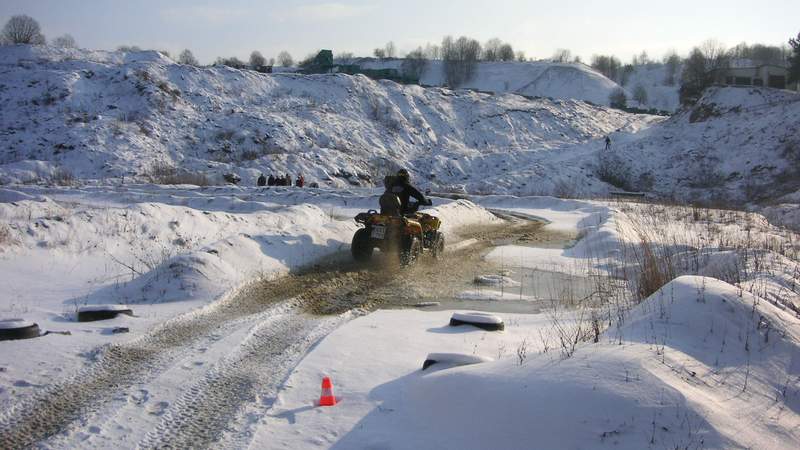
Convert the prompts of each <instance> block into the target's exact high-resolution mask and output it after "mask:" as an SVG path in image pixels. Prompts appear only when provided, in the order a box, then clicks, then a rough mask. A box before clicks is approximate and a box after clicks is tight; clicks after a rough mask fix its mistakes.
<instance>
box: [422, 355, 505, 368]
mask: <svg viewBox="0 0 800 450" xmlns="http://www.w3.org/2000/svg"><path fill="white" fill-rule="evenodd" d="M490 361H493V360H492V359H491V358H486V357H484V356H477V355H465V354H462V353H430V354H429V355H428V357H427V358H425V362H424V363H422V370H425V369H427V368H428V367H430V366H432V365H434V364H443V365H446V366H448V367H455V366H468V365H470V364H480V363H485V362H490Z"/></svg>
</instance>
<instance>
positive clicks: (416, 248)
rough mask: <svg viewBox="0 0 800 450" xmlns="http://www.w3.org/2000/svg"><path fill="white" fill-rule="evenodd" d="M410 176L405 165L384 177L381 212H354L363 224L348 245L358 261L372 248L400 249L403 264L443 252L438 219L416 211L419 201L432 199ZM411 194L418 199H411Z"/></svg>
mask: <svg viewBox="0 0 800 450" xmlns="http://www.w3.org/2000/svg"><path fill="white" fill-rule="evenodd" d="M409 178H410V177H409V174H408V171H407V170H405V169H401V170H400V171H398V172H397V175H396V176H387V177H386V178H385V179H384V184H385V186H386V192H384V193H383V195H382V196H381V198H380V200H379V201H380V207H381V211H380V213H378V212H377V211H372V210H370V211H368V212H365V213H360V214H358V215H357V216H356V218H355V220H356V222H358V223H360V224H363V225H364V228H360V229H359V230H357V231H356V234H355V236H353V243H352V246H351V250H352V253H353V257H354V258H355V259H356V260H357V261H363V262H365V261H369V260H370V259H371V257H372V251H373V249H375V248H378V249H380V250H381V251H382V252H399V255H400V263H401V264H402V265H407V264H410V263H411V262H413V261H415V260H416V259H417V258H418V257H419V256H420V255H422V254H423V253H428V254H430V255H431V256H433V257H434V258H438V257H439V256H440V255H441V254H442V251H443V250H444V235H443V234H442V233H441V232H440V231H439V227H440V225H441V221H440V220H439V219H438V218H436V217H434V216H431V215H429V214H423V213H419V212H417V210H418V209H419V207H420V206H421V205H426V206H431V205H432V204H433V202H431V201H430V199H427V198H425V196H424V195H422V193H421V192H419V190H417V189H416V188H415V187H414V186H412V185H411V183H410V180H409ZM411 198H414V199H415V200H417V202H416V203H411V202H410V199H411Z"/></svg>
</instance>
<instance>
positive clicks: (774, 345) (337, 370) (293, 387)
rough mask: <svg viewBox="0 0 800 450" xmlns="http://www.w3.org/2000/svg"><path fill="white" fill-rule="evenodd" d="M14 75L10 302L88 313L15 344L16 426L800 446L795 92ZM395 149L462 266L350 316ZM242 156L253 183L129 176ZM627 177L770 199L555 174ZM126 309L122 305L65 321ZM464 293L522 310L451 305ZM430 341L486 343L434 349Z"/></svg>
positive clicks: (151, 70) (366, 277)
mask: <svg viewBox="0 0 800 450" xmlns="http://www.w3.org/2000/svg"><path fill="white" fill-rule="evenodd" d="M485 69H486V70H484V73H483V75H482V76H483V78H481V80H482V81H481V82H486V83H490V84H491V83H495V84H497V83H501V82H502V80H501V77H500V75H502V74H501V73H499V72H497V71H500V69H501V65H498V66H497V67H489V66H486V68H485ZM526 70H531V71H540V72H541V73H542V75H541V77H539V78H537V79H542V80H545V81H546V79H547V76H548V75H547V73H551V74H552V72H554V71H555V72H558V71H561V72H564V71H566V72H569V73H570V74H572V75H575V78H574V79H572V78H570V77H569V76H567V75H564V76H565V77H566V78H565V79H566V80H567V81H570V80H571V83H572V84H570V85H563V86H562V85H559V83H558V80H555V82H553V83H545V84H544V85H537V86H530V88H531V89H533V88H536V89H545V88H546V89H551V90H555V91H553V92H556V91H557V92H558V93H559V95H554V96H555V97H558V96H560V95H561V94H563V95H571V97H570V98H581V97H580V96H579V95H577V94H576V92H578V93H580V92H579V91H580V90H579V89H577V88H576V86H578V87H584V88H587V89H589V88H591V89H590V91H587V92H585V94H586V95H595V96H596V95H600V94H601V93H602V95H606V94H605V93H604V92H605V91H604V90H605V89H606V88H610V87H611V86H607V83H605V82H604V81H603V80H604V79H601V80H597V79H592V80H593V81H592V83H588V82H587V83H583V81H586V79H587V78H586V77H587V76H588V75H587V73H584V72H586V70H584V71H583V72H582V71H581V70H578V69H576V68H575V67H573V66H569V67H566V66H565V67H561V66H557V65H556V66H553V65H548V66H547V67H544V66H542V67H538V66H536V65H531V66H530V67H527V68H526ZM576 70H577V72H576ZM0 71H2V74H3V82H2V85H0V104H2V105H4V107H3V108H2V110H0V125H2V127H1V128H2V129H0V146H1V147H2V148H3V149H4V152H3V159H2V162H3V164H2V166H0V183H3V186H1V187H0V319H5V318H11V317H22V318H25V319H28V320H33V321H35V322H37V323H39V325H40V326H41V327H42V329H43V330H49V331H69V332H71V335H67V336H64V335H59V334H51V335H48V336H45V337H41V338H38V339H32V340H26V341H3V342H0V404H2V405H3V408H2V411H3V412H2V414H0V431H2V433H0V438H2V439H0V447H15V446H17V445H16V444H20V445H22V444H21V443H27V444H30V445H32V444H41V445H44V446H47V447H52V448H72V447H82V448H134V447H137V446H139V447H145V448H149V447H154V446H162V445H166V446H172V447H174V448H188V447H211V446H214V445H213V444H219V445H220V446H223V447H233V448H242V447H248V446H250V447H252V448H265V447H267V448H278V447H281V448H284V447H290V448H317V447H333V448H343V449H344V448H491V447H497V448H531V447H532V446H533V447H538V448H605V447H609V448H611V447H614V448H631V449H639V448H776V449H779V448H797V447H798V446H800V445H798V444H800V434H798V430H799V429H800V416H799V415H798V411H800V409H799V408H800V365H798V361H800V352H798V348H797V345H798V339H800V324H798V319H797V312H798V311H800V263H798V261H800V247H799V246H798V242H800V237H798V235H797V233H796V232H793V231H790V229H791V228H795V229H797V226H798V225H797V224H798V223H800V222H798V220H797V218H798V211H800V207H798V205H799V204H800V197H798V192H800V190H799V189H800V185H798V180H800V178H798V177H797V176H796V175H797V173H796V172H797V171H796V168H797V167H800V166H797V164H796V163H797V160H798V152H797V149H798V148H800V147H798V145H800V143H798V141H797V137H796V135H797V117H798V114H800V112H799V111H800V110H798V105H800V102H798V101H797V99H798V97H797V95H796V94H791V93H787V92H779V91H774V90H767V89H712V90H710V91H709V92H708V93H707V95H706V96H705V97H704V98H703V100H701V102H700V104H699V105H698V106H697V107H696V108H694V109H692V110H687V111H682V112H680V113H679V114H677V115H675V116H674V117H672V118H670V119H667V120H664V119H662V118H657V117H652V116H641V115H630V114H626V113H623V112H620V111H615V110H610V109H607V108H604V107H598V106H594V105H591V104H587V103H585V102H581V101H576V100H571V99H555V100H554V99H533V100H531V99H527V98H524V97H521V96H518V95H510V94H508V95H489V94H484V93H477V92H466V91H450V90H446V89H438V88H434V89H424V88H421V87H417V86H400V85H397V84H395V83H391V82H375V81H372V80H369V79H367V78H365V77H349V76H345V75H324V76H302V75H297V74H278V75H274V76H269V75H264V74H256V73H254V72H249V71H238V70H233V69H228V68H210V69H208V68H203V69H199V68H192V67H187V66H180V65H176V64H174V63H173V62H172V61H170V60H168V59H166V58H164V57H163V56H161V55H160V54H158V53H155V52H141V53H132V54H124V53H115V52H112V53H108V52H90V51H84V50H55V49H50V48H47V47H24V46H18V47H3V48H0ZM537 73H539V72H537ZM562 75H563V74H562ZM656 75H657V74H656ZM656 75H653V74H645V75H642V76H641V77H640V78H641V79H646V78H648V77H650V78H653V77H655V76H656ZM642 77H643V78H642ZM590 78H591V77H590ZM648 79H649V78H648ZM576 80H577V81H576ZM581 80H583V81H581ZM551 81H552V80H551ZM605 81H608V80H605ZM595 82H597V83H600V85H597V83H595ZM604 83H605V84H604ZM568 84H569V83H568ZM592 86H593V87H592ZM598 86H599V87H598ZM496 87H504V86H499V85H497V86H496ZM514 89H515V90H517V87H514ZM519 89H522V87H520V88H519ZM559 89H560V90H559ZM576 89H577V90H576ZM505 90H509V89H505ZM537 92H538V91H537ZM529 93H530V92H529ZM570 93H571V94H570ZM667 94H668V93H664V95H665V96H667ZM6 106H8V107H6ZM11 106H13V107H11ZM607 134H611V137H612V142H613V144H612V148H611V150H610V151H604V150H602V149H603V144H602V138H603V137H604V136H605V135H607ZM399 166H405V167H409V168H410V169H412V171H413V172H414V177H415V181H416V182H417V184H419V185H421V186H422V187H423V188H431V189H432V190H433V191H434V192H442V197H446V198H439V197H437V198H436V207H435V209H434V210H433V212H434V213H435V214H436V215H438V216H439V217H440V218H442V220H443V222H444V226H445V229H444V231H445V233H446V235H447V236H448V243H449V244H450V247H449V249H450V252H451V255H456V256H454V257H452V259H450V260H447V259H445V260H444V261H441V262H440V263H439V265H438V266H436V267H438V268H439V270H445V269H447V270H450V269H452V270H451V272H452V273H448V274H445V275H443V274H439V273H437V272H436V271H435V270H433V269H429V268H426V266H416V267H415V268H412V269H411V270H409V271H408V272H405V274H407V275H405V276H412V275H419V277H420V278H421V279H424V280H423V281H425V283H427V284H425V283H422V282H420V283H418V284H414V283H413V282H414V281H416V280H404V278H403V276H395V277H394V279H396V280H400V282H406V281H407V286H406V287H408V289H399V288H398V289H396V290H398V291H402V292H399V293H393V294H392V295H395V294H396V295H397V296H398V299H399V301H398V302H395V303H393V304H392V306H393V307H394V308H403V309H391V310H379V311H376V312H373V313H372V314H368V315H366V316H363V317H358V316H361V315H362V314H365V313H366V312H368V311H370V310H372V309H373V304H371V303H370V301H369V299H370V298H371V297H373V296H381V295H382V296H384V297H386V296H387V295H388V294H387V293H386V292H385V291H381V289H382V288H384V286H386V285H389V284H390V283H388V281H387V280H386V279H384V278H382V277H383V276H384V275H382V274H383V273H385V272H381V271H360V270H344V269H342V268H343V267H346V266H347V265H346V263H345V261H348V260H349V257H348V256H349V255H348V246H349V241H350V238H351V236H352V234H353V232H354V230H355V229H356V224H355V223H354V222H353V220H352V217H353V216H354V215H355V214H356V213H358V212H361V211H364V210H366V209H369V208H375V207H376V205H377V195H378V190H376V189H373V188H370V187H369V186H372V185H374V184H376V182H377V181H378V180H379V179H380V177H382V176H383V175H385V174H386V173H387V172H390V171H392V170H395V169H396V168H397V167H399ZM262 171H263V172H267V173H269V172H280V173H284V172H290V173H292V175H294V174H295V173H296V172H298V171H302V172H303V173H304V174H305V175H306V178H307V181H309V182H318V183H320V184H321V185H322V186H323V187H322V188H321V189H308V188H306V189H296V188H270V189H258V188H254V187H252V185H253V184H254V180H255V177H256V176H257V175H258V174H259V173H260V172H262ZM224 173H237V174H238V175H240V176H241V177H242V179H243V181H242V185H243V186H242V187H239V186H232V185H228V186H221V185H213V186H207V187H194V186H189V185H174V186H164V185H153V184H143V183H140V181H142V180H147V179H150V178H153V179H159V177H167V178H169V177H178V178H180V177H188V176H193V177H201V178H202V177H203V176H204V177H206V180H205V181H209V182H210V183H211V184H216V183H220V180H219V178H220V177H221V175H222V174H224ZM73 176H75V177H76V178H73ZM197 179H198V178H194V180H195V181H196V180H197ZM172 181H175V180H172ZM57 184H61V185H62V186H60V187H59V186H56V185H57ZM619 189H627V190H641V191H645V192H646V193H647V195H648V196H656V197H662V198H663V197H667V198H671V199H677V200H681V201H683V200H690V199H691V200H703V201H705V202H707V203H708V202H714V203H723V204H726V203H727V204H733V205H735V206H737V207H738V208H739V209H744V208H743V206H745V202H751V203H750V204H747V205H746V206H747V208H748V209H750V210H754V211H761V212H763V214H764V215H763V216H762V215H759V214H756V213H748V212H741V211H730V210H717V209H709V208H704V207H689V206H664V205H659V204H650V203H630V202H615V201H601V200H564V199H561V198H555V197H550V196H544V195H553V194H555V195H557V196H559V197H593V198H598V197H604V196H607V195H608V194H609V192H612V191H617V190H619ZM454 192H456V193H458V195H456V196H458V197H464V199H461V200H450V199H448V198H449V197H454V195H453V193H454ZM514 195H524V196H514ZM498 217H506V218H509V219H513V220H516V221H520V220H523V221H524V222H523V223H526V224H528V225H527V228H526V227H523V228H515V230H516V231H513V230H512V231H508V230H506V229H505V228H504V227H506V226H509V225H507V223H506V222H503V221H501V220H500V219H498ZM529 219H535V220H541V221H544V222H546V223H547V225H546V226H545V227H544V228H539V227H538V226H532V225H531V224H530V223H529V222H527V220H529ZM767 219H769V220H767ZM503 223H506V225H502V224H503ZM487 230H488V231H487ZM492 230H494V231H492ZM498 230H499V231H498ZM503 230H506V231H503ZM493 232H495V233H498V234H492V233H493ZM460 233H464V235H459V234H460ZM470 248H474V249H475V250H474V252H473V253H471V254H470V255H471V257H475V258H476V259H477V261H476V260H471V259H469V258H467V257H466V256H464V259H463V260H462V259H461V256H462V255H466V254H467V253H453V252H455V251H456V250H457V249H459V251H462V252H463V251H465V250H464V249H470ZM317 264H320V265H319V266H317ZM466 265H472V266H470V267H461V266H466ZM308 268H312V269H313V270H303V269H308ZM442 268H445V269H442ZM473 271H474V273H473ZM287 275H288V276H287ZM456 275H458V276H456ZM459 277H460V278H459ZM448 278H453V279H448ZM439 285H444V287H439ZM256 287H257V288H256ZM259 289H260V290H259ZM354 299H356V300H358V301H354ZM440 300H441V303H440V304H438V305H437V304H433V303H436V302H438V301H440ZM420 302H423V303H425V304H426V305H427V306H420V307H419V308H417V309H410V308H409V307H410V306H411V305H414V304H416V303H420ZM108 303H110V304H127V305H129V306H131V307H132V308H133V310H134V313H135V316H134V317H128V316H123V317H119V318H117V319H113V320H110V321H105V322H96V323H78V322H76V321H75V312H76V310H77V308H79V307H80V306H82V305H97V304H108ZM462 306H464V307H465V308H462ZM467 306H468V307H469V309H477V310H490V311H494V312H496V313H498V314H500V315H501V316H503V317H504V319H505V320H506V325H507V327H506V330H505V331H503V332H491V333H490V332H484V331H478V330H475V329H471V328H459V329H451V328H449V327H447V326H446V324H447V320H448V318H449V315H450V314H451V313H452V311H451V309H452V310H462V309H467V308H466V307H467ZM523 312H526V313H528V314H522V313H523ZM320 313H322V314H320ZM116 327H126V328H128V329H129V331H128V332H127V333H121V334H115V333H113V329H114V328H116ZM593 341H597V342H593ZM434 352H437V353H441V352H445V353H463V354H466V355H474V356H480V357H487V358H492V359H495V360H496V361H494V362H486V363H482V364H478V365H475V366H470V367H462V368H453V369H443V368H442V367H441V366H440V367H436V366H434V367H432V368H430V369H429V370H427V371H425V372H421V371H420V369H421V364H422V361H423V360H424V359H425V356H426V355H427V354H428V353H434ZM323 374H327V375H330V376H332V378H333V381H334V383H335V386H336V389H337V395H338V396H340V397H341V399H342V402H341V403H340V404H339V405H338V406H336V407H334V408H331V409H321V408H317V407H315V406H314V403H313V402H314V400H315V398H316V397H317V395H318V393H319V387H320V386H319V384H320V380H321V376H322V375H323ZM287 376H288V378H287ZM37 402H38V403H37ZM29 405H39V406H40V407H41V408H38V409H30V410H28V409H26V407H27V406H29ZM532 443H533V444H532ZM23 446H24V445H23Z"/></svg>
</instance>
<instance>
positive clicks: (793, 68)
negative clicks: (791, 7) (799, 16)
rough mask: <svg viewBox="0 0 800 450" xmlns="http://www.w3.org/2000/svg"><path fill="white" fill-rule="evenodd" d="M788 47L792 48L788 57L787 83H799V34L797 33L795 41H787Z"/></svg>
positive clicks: (793, 39)
mask: <svg viewBox="0 0 800 450" xmlns="http://www.w3.org/2000/svg"><path fill="white" fill-rule="evenodd" d="M789 45H790V46H791V47H792V56H791V57H789V64H790V65H789V82H790V83H795V82H800V33H797V38H796V39H795V38H792V39H789Z"/></svg>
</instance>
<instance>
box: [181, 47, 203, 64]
mask: <svg viewBox="0 0 800 450" xmlns="http://www.w3.org/2000/svg"><path fill="white" fill-rule="evenodd" d="M178 64H185V65H187V66H199V65H200V62H199V61H197V58H195V57H194V54H192V51H191V50H189V49H188V48H187V49H185V50H184V51H182V52H181V54H180V55H178Z"/></svg>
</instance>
